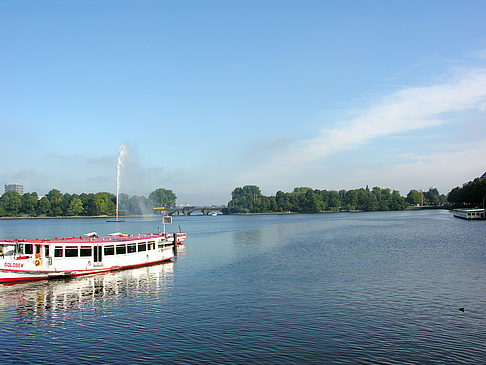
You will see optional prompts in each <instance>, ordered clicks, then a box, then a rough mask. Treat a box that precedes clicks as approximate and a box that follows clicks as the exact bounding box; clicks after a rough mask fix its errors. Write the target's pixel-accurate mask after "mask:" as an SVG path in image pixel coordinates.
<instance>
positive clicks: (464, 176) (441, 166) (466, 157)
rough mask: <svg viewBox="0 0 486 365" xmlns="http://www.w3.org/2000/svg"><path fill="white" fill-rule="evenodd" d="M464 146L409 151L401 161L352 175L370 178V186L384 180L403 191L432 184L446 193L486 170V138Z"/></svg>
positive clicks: (405, 192) (404, 192)
mask: <svg viewBox="0 0 486 365" xmlns="http://www.w3.org/2000/svg"><path fill="white" fill-rule="evenodd" d="M463 147H465V148H464V149H462V150H460V151H452V152H434V153H431V154H428V155H416V154H408V155H406V156H403V160H404V161H402V162H400V163H397V164H395V165H392V166H381V167H379V168H375V169H369V168H367V169H363V170H361V171H356V172H355V176H356V178H357V179H358V180H363V179H364V180H366V181H369V182H370V185H372V186H375V185H378V186H379V185H380V182H381V181H387V182H388V183H390V184H392V186H391V187H393V188H395V189H398V190H400V192H401V193H402V194H403V195H405V194H407V193H408V191H410V190H411V189H424V190H427V189H428V188H430V187H431V185H434V187H436V188H438V189H439V191H440V192H441V193H444V194H447V193H448V192H449V191H450V190H452V189H453V188H454V187H456V186H461V185H462V184H463V183H465V182H468V181H470V180H473V179H475V178H476V177H479V176H481V175H482V174H483V173H484V171H486V140H483V141H480V142H479V143H476V144H474V145H471V146H463ZM433 182H435V184H434V183H433Z"/></svg>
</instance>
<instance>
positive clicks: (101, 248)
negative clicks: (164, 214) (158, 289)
mask: <svg viewBox="0 0 486 365" xmlns="http://www.w3.org/2000/svg"><path fill="white" fill-rule="evenodd" d="M186 237H187V235H186V234H185V233H174V234H165V233H159V234H144V235H137V236H131V235H126V234H121V233H115V234H111V235H109V236H102V237H98V236H97V235H96V233H95V232H92V233H89V234H87V235H85V236H81V237H71V238H52V239H35V240H27V239H26V240H9V241H0V283H6V282H15V281H26V280H39V279H50V278H58V277H68V276H78V275H87V274H95V273H100V272H106V271H113V270H121V269H128V268H133V267H138V266H145V265H151V264H156V263H159V262H163V261H168V260H171V259H172V258H173V257H174V256H175V255H176V254H177V245H178V244H181V243H182V241H184V240H185V239H186Z"/></svg>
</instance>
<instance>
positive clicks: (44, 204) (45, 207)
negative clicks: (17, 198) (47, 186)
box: [37, 196, 51, 215]
mask: <svg viewBox="0 0 486 365" xmlns="http://www.w3.org/2000/svg"><path fill="white" fill-rule="evenodd" d="M50 211H51V203H50V202H49V199H47V198H46V197H45V196H43V197H42V198H41V199H40V200H39V201H38V202H37V215H46V214H50Z"/></svg>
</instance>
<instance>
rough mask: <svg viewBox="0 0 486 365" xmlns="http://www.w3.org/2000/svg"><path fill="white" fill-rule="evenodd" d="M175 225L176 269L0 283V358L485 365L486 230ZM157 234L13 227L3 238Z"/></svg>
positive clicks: (408, 222) (223, 220)
mask: <svg viewBox="0 0 486 365" xmlns="http://www.w3.org/2000/svg"><path fill="white" fill-rule="evenodd" d="M178 225H181V226H182V228H183V229H184V230H186V231H187V232H188V233H189V238H188V239H187V240H186V242H185V243H186V245H185V246H186V249H185V250H183V251H182V252H180V254H179V256H178V257H177V258H176V259H175V260H174V261H173V262H170V263H166V264H162V265H155V266H150V267H146V268H140V269H135V270H126V271H121V272H115V273H109V274H105V275H95V276H88V277H80V278H73V279H68V280H51V281H42V282H34V283H25V284H17V285H12V286H0V318H1V327H0V361H1V363H28V364H32V363H54V362H56V363H73V364H74V363H76V364H78V363H87V362H89V361H96V363H162V362H165V363H193V364H200V363H203V362H206V363H235V364H242V363H245V364H246V363H254V364H286V363H289V364H290V363H306V364H308V363H315V364H322V363H349V364H356V363H386V364H389V363H397V364H403V363H407V364H413V363H416V364H423V363H451V364H457V363H465V364H473V363H474V364H477V363H486V239H485V238H486V222H484V221H483V222H468V221H463V220H459V219H456V218H453V217H452V216H451V214H450V213H449V212H446V211H407V212H378V213H359V214H346V213H341V214H326V215H284V216H218V217H205V216H191V217H175V218H174V224H173V225H172V226H170V228H172V230H176V229H177V226H178ZM158 226H160V223H159V222H156V221H153V220H141V219H128V220H127V221H126V222H119V223H107V222H105V220H102V219H52V220H8V221H6V220H4V221H0V237H1V238H4V239H6V238H36V237H39V238H41V237H42V238H43V237H56V236H57V237H62V236H72V235H80V234H83V233H86V232H91V231H96V232H98V234H108V233H111V232H116V231H121V232H125V233H131V234H136V233H149V232H156V231H157V227H158ZM461 307H464V309H465V310H464V312H462V311H459V308H461Z"/></svg>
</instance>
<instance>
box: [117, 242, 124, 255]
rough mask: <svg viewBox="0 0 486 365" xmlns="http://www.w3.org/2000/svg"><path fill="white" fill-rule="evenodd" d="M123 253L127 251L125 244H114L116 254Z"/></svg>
mask: <svg viewBox="0 0 486 365" xmlns="http://www.w3.org/2000/svg"><path fill="white" fill-rule="evenodd" d="M124 253H127V245H125V244H124V243H123V244H121V245H116V254H117V255H123V254H124Z"/></svg>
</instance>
